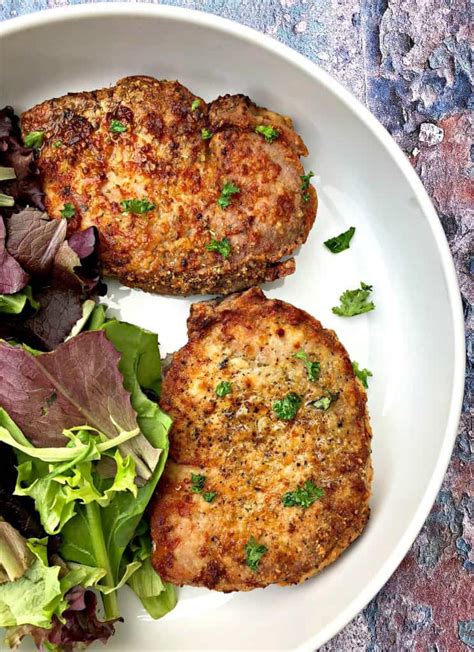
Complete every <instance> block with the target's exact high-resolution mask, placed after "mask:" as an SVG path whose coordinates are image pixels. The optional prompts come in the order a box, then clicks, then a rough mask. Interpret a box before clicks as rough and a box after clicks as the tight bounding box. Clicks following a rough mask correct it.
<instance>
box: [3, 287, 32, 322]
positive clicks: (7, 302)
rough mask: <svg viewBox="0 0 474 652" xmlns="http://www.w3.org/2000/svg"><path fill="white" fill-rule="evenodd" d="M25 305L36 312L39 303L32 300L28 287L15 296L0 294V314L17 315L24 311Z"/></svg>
mask: <svg viewBox="0 0 474 652" xmlns="http://www.w3.org/2000/svg"><path fill="white" fill-rule="evenodd" d="M27 303H29V305H30V306H31V308H33V309H34V310H38V308H39V303H38V302H37V301H35V299H34V298H33V293H32V291H31V287H30V286H29V285H27V286H26V288H23V290H21V291H20V292H16V293H15V294H0V313H2V312H3V313H5V314H7V315H19V314H20V313H21V312H23V310H24V309H25V307H26V304H27Z"/></svg>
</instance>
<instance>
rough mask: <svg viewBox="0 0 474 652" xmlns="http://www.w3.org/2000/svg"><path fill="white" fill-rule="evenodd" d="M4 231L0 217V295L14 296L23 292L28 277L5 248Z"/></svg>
mask: <svg viewBox="0 0 474 652" xmlns="http://www.w3.org/2000/svg"><path fill="white" fill-rule="evenodd" d="M5 240H6V229H5V224H4V222H3V219H2V218H1V217H0V294H14V293H15V292H19V291H20V290H23V288H24V287H26V285H28V281H29V280H30V277H29V276H28V274H27V273H26V272H25V270H24V269H23V268H22V266H21V265H20V263H18V262H17V261H16V260H15V259H14V258H13V256H12V255H10V254H9V253H8V251H7V248H6V246H5Z"/></svg>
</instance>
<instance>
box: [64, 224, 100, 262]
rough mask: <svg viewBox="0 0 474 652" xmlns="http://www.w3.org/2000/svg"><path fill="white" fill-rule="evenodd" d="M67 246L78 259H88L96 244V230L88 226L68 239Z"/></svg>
mask: <svg viewBox="0 0 474 652" xmlns="http://www.w3.org/2000/svg"><path fill="white" fill-rule="evenodd" d="M68 243H69V246H70V247H71V249H72V250H73V251H75V252H76V254H77V255H78V256H79V258H88V257H89V256H92V254H93V253H94V251H95V249H96V244H97V229H96V228H95V227H94V226H90V227H89V228H88V229H84V231H78V232H77V233H73V235H72V236H71V237H70V238H69V239H68Z"/></svg>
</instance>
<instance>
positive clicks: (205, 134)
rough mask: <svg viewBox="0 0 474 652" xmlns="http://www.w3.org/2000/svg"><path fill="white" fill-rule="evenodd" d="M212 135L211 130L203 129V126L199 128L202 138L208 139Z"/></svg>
mask: <svg viewBox="0 0 474 652" xmlns="http://www.w3.org/2000/svg"><path fill="white" fill-rule="evenodd" d="M213 135H214V134H213V133H212V131H209V129H205V128H204V127H203V128H202V129H201V138H202V139H203V140H209V139H210V138H212V136H213Z"/></svg>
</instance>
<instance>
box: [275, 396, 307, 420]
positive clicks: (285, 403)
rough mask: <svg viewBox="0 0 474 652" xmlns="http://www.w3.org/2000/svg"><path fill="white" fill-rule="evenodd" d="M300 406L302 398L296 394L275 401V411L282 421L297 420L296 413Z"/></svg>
mask: <svg viewBox="0 0 474 652" xmlns="http://www.w3.org/2000/svg"><path fill="white" fill-rule="evenodd" d="M300 405H301V396H299V395H298V394H295V392H290V393H289V394H287V395H286V396H285V398H282V399H279V400H278V401H274V403H273V411H274V412H275V414H276V415H277V417H278V418H279V419H282V421H291V420H292V419H294V418H295V416H296V413H297V412H298V410H299V409H300Z"/></svg>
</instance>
